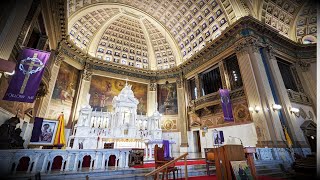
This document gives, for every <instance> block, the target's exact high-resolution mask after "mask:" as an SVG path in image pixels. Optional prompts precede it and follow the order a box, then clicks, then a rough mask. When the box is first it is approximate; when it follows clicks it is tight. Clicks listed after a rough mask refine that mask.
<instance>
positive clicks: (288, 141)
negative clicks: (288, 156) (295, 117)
mask: <svg viewBox="0 0 320 180" xmlns="http://www.w3.org/2000/svg"><path fill="white" fill-rule="evenodd" d="M283 131H284V136H285V137H286V140H287V144H288V146H289V148H291V147H292V141H291V138H290V136H289V134H288V131H287V127H284V128H283Z"/></svg>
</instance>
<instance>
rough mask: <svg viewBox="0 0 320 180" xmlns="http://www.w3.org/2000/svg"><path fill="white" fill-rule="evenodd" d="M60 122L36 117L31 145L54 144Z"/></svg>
mask: <svg viewBox="0 0 320 180" xmlns="http://www.w3.org/2000/svg"><path fill="white" fill-rule="evenodd" d="M58 122H59V121H56V120H49V119H43V118H36V119H35V125H34V127H33V129H32V136H31V140H30V145H53V142H54V138H55V135H56V132H57V127H58Z"/></svg>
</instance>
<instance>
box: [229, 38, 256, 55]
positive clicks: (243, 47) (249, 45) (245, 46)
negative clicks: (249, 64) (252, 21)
mask: <svg viewBox="0 0 320 180" xmlns="http://www.w3.org/2000/svg"><path fill="white" fill-rule="evenodd" d="M259 46H260V45H259V42H258V40H257V39H256V38H253V37H247V38H244V39H242V40H240V41H239V42H238V43H236V46H235V50H236V52H237V53H240V54H242V53H244V52H248V50H249V49H251V50H252V51H253V52H259Z"/></svg>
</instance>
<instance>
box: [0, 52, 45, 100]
mask: <svg viewBox="0 0 320 180" xmlns="http://www.w3.org/2000/svg"><path fill="white" fill-rule="evenodd" d="M49 57H50V53H49V52H45V51H40V50H36V49H27V48H26V49H24V50H23V51H22V53H21V54H20V56H19V59H20V62H19V64H18V66H17V67H16V70H15V74H14V75H13V77H12V79H11V81H10V84H9V87H8V89H7V92H6V94H5V95H4V97H3V100H7V101H19V102H27V103H32V102H33V101H34V100H35V98H36V93H37V91H38V88H39V85H40V82H41V78H42V75H43V71H44V67H45V65H46V63H47V61H48V59H49Z"/></svg>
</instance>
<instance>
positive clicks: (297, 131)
mask: <svg viewBox="0 0 320 180" xmlns="http://www.w3.org/2000/svg"><path fill="white" fill-rule="evenodd" d="M291 105H292V107H295V108H298V109H300V108H301V109H303V110H304V111H305V112H306V114H307V116H308V117H309V111H310V112H311V113H312V114H313V116H314V117H313V122H315V123H317V117H316V115H315V113H314V112H313V109H312V107H311V106H306V105H302V104H296V103H291ZM291 117H292V118H291V122H292V124H293V127H294V132H295V134H296V137H297V140H298V141H306V139H305V137H304V134H303V132H302V130H301V128H300V126H301V124H302V123H304V122H305V121H306V120H311V119H309V118H308V117H307V118H306V119H303V118H302V117H301V116H299V117H297V116H295V115H292V116H291Z"/></svg>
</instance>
